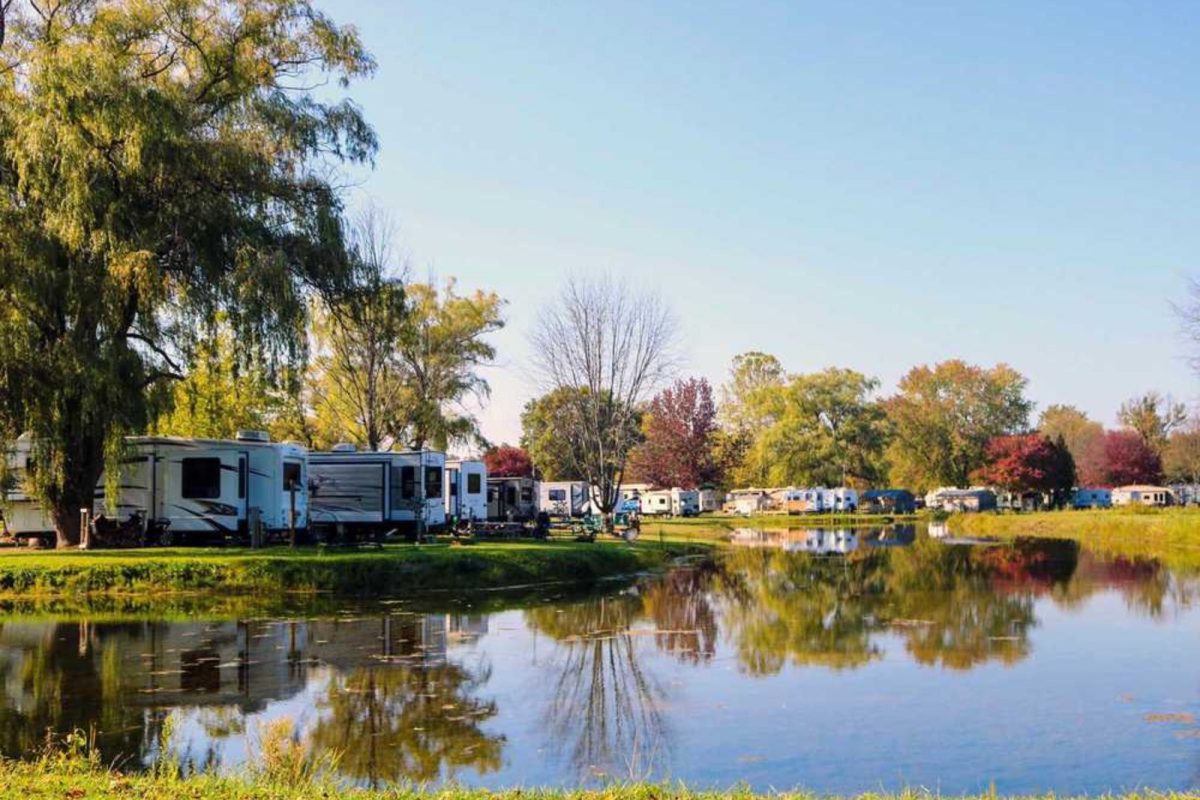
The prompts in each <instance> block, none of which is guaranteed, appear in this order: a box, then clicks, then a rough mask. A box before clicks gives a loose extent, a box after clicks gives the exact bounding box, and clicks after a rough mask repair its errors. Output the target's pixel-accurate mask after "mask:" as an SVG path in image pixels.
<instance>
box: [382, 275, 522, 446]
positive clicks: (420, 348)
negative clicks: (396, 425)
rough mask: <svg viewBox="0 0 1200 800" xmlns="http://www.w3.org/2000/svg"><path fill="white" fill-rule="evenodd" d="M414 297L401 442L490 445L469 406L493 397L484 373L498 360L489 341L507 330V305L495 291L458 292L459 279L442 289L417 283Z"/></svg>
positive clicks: (403, 349) (407, 329)
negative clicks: (474, 401)
mask: <svg viewBox="0 0 1200 800" xmlns="http://www.w3.org/2000/svg"><path fill="white" fill-rule="evenodd" d="M408 297H409V306H408V315H407V317H406V318H405V324H404V331H403V334H402V335H401V337H400V343H399V344H400V346H399V353H398V355H399V358H400V361H401V363H402V364H403V366H404V370H405V378H404V386H403V391H402V393H401V396H400V408H401V409H403V417H402V426H401V428H402V430H401V432H400V434H399V436H398V438H399V439H400V440H401V441H403V442H404V443H405V444H406V445H408V446H409V447H412V448H413V449H415V450H419V449H421V448H423V447H425V446H426V445H432V446H433V447H434V448H436V449H438V450H445V449H446V448H447V447H449V446H450V445H452V444H456V443H466V442H472V441H473V442H476V443H484V440H483V437H482V435H481V434H480V433H479V422H478V420H476V419H475V418H474V417H473V416H471V415H470V414H469V413H468V412H467V411H466V409H465V407H464V404H465V403H466V401H468V400H470V399H472V398H475V399H479V398H484V397H486V396H487V395H488V392H489V388H488V384H487V381H486V380H484V379H483V377H482V376H481V375H479V373H478V369H479V368H480V367H483V366H486V365H487V364H489V363H491V361H492V359H493V358H495V357H496V351H495V349H494V348H493V347H492V345H491V344H489V343H488V342H487V341H486V340H485V339H484V337H485V336H487V335H488V334H490V333H493V332H495V331H498V330H500V329H501V328H502V327H504V317H503V308H504V301H503V300H501V299H500V296H499V295H497V294H495V293H494V292H484V291H476V292H474V293H472V294H470V295H460V294H457V293H456V291H455V283H454V280H453V279H451V280H448V281H446V283H445V285H444V286H443V287H442V288H441V289H440V290H439V289H438V288H437V287H436V286H434V285H433V284H424V283H417V284H412V285H410V286H409V287H408Z"/></svg>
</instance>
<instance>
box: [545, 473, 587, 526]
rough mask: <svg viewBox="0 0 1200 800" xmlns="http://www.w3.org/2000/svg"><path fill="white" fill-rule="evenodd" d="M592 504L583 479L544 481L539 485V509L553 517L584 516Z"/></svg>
mask: <svg viewBox="0 0 1200 800" xmlns="http://www.w3.org/2000/svg"><path fill="white" fill-rule="evenodd" d="M590 505H591V497H590V492H589V491H588V485H587V484H586V483H584V482H583V481H542V482H541V484H539V486H538V511H541V512H543V513H546V514H549V515H550V516H552V517H582V516H584V515H585V514H587V510H588V507H589V506H590Z"/></svg>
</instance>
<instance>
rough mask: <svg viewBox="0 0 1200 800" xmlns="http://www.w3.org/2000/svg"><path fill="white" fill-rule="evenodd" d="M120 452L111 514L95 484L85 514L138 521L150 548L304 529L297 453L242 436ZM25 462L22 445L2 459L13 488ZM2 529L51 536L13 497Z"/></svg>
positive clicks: (148, 442)
mask: <svg viewBox="0 0 1200 800" xmlns="http://www.w3.org/2000/svg"><path fill="white" fill-rule="evenodd" d="M126 447H127V450H128V454H127V455H126V457H125V458H124V459H123V460H122V463H121V476H120V480H119V482H118V485H119V489H118V496H117V498H116V507H115V508H108V503H107V500H106V498H105V489H104V485H105V479H104V477H103V476H101V478H100V481H99V482H98V483H97V485H96V492H95V501H94V507H93V510H94V513H96V514H98V515H99V514H104V515H105V516H108V517H110V518H113V519H116V520H118V521H121V522H126V521H128V520H129V519H130V518H132V517H134V516H135V515H137V516H139V517H140V518H141V520H142V524H143V526H144V530H145V532H146V534H147V539H148V540H150V541H153V540H157V541H160V542H162V543H164V544H169V543H175V542H178V543H186V542H189V541H195V540H198V539H201V538H207V537H211V536H212V535H214V534H216V535H222V536H223V535H226V534H234V535H241V536H245V535H248V533H249V530H250V525H251V523H252V522H253V521H254V520H255V519H257V520H258V521H260V522H261V524H262V526H263V528H264V529H265V530H266V532H267V533H268V534H272V533H282V532H285V531H291V530H293V529H294V530H296V531H297V532H299V533H303V532H304V531H305V530H306V529H307V528H308V522H309V492H308V467H307V459H306V452H305V450H304V448H303V447H301V446H299V445H295V444H279V443H274V442H271V441H270V440H269V439H268V437H267V435H266V434H265V433H263V432H261V431H242V432H239V434H238V438H237V439H236V440H232V441H227V440H220V439H178V438H170V437H153V436H138V437H130V438H129V439H126ZM31 460H32V447H31V443H30V441H29V440H28V439H23V440H18V442H17V447H16V448H15V449H14V450H13V451H12V452H10V453H9V466H10V468H13V469H14V473H15V476H16V478H17V485H18V486H19V485H20V482H21V480H22V479H23V477H24V475H25V474H26V472H27V470H28V469H29V468H30V462H31ZM4 524H5V527H6V529H7V530H8V532H9V534H10V535H12V536H17V537H33V536H48V535H51V534H52V533H53V529H54V526H53V524H51V522H50V519H49V517H48V515H46V514H45V513H43V511H42V509H41V508H40V507H38V506H37V505H36V504H35V503H33V502H32V501H31V500H29V498H27V497H26V496H25V495H24V494H23V493H21V492H20V490H19V489H18V490H16V491H14V492H10V493H9V494H8V496H7V498H6V501H5V508H4Z"/></svg>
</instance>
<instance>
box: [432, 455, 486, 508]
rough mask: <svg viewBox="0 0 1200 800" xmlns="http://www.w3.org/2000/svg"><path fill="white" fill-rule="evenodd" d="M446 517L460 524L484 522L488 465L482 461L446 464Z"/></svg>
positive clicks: (467, 460) (455, 460)
mask: <svg viewBox="0 0 1200 800" xmlns="http://www.w3.org/2000/svg"><path fill="white" fill-rule="evenodd" d="M445 476H446V490H445V491H444V492H443V494H444V495H445V499H446V516H447V518H453V519H454V520H456V521H459V522H472V521H480V522H482V521H484V520H486V519H487V516H488V508H487V465H486V464H484V463H483V462H482V461H475V460H470V459H453V460H450V461H447V462H446V473H445Z"/></svg>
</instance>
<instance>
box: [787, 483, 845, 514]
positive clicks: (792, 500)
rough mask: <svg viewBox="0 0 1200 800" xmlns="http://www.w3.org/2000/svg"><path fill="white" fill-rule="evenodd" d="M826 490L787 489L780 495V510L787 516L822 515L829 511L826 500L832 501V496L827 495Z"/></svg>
mask: <svg viewBox="0 0 1200 800" xmlns="http://www.w3.org/2000/svg"><path fill="white" fill-rule="evenodd" d="M827 492H828V490H826V489H822V488H819V487H818V488H815V489H788V490H787V491H785V492H784V493H783V495H782V499H781V501H780V502H781V504H782V508H783V509H784V510H785V511H787V513H789V514H822V513H824V512H826V511H829V510H831V509H830V506H829V505H828V504H827V500H830V499H832V495H827Z"/></svg>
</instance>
